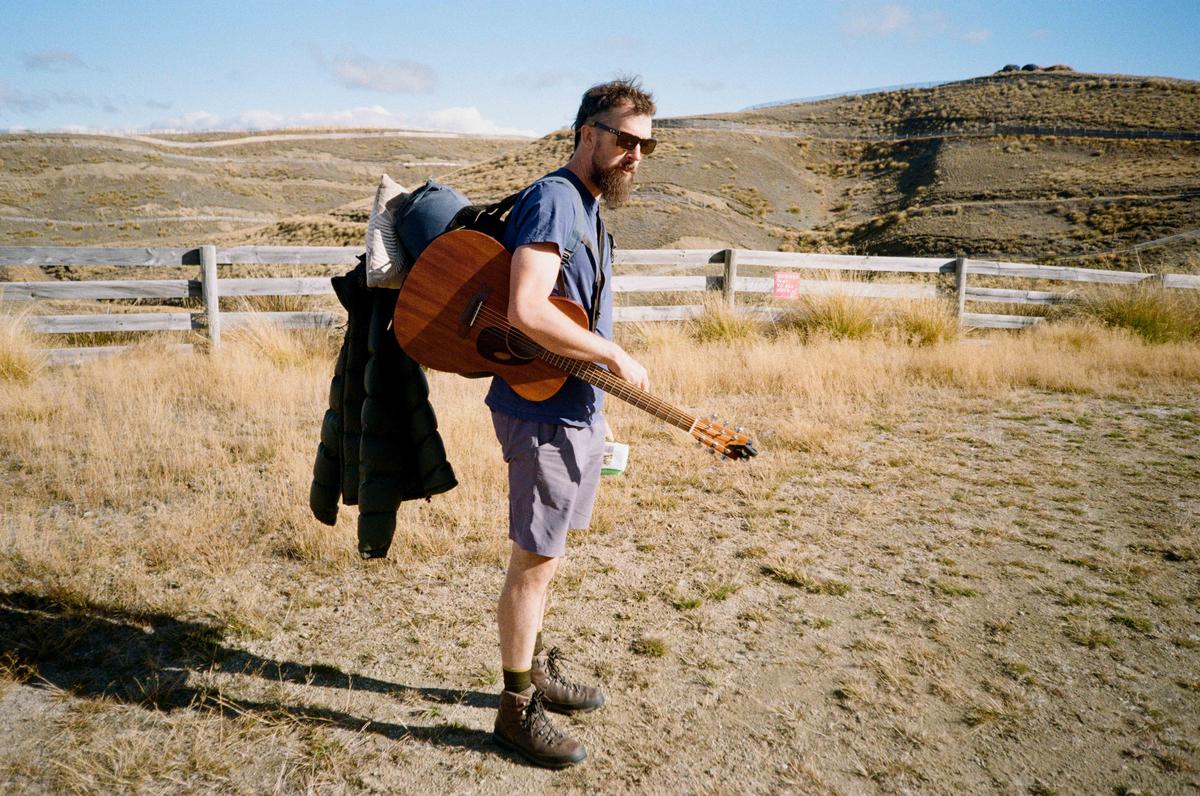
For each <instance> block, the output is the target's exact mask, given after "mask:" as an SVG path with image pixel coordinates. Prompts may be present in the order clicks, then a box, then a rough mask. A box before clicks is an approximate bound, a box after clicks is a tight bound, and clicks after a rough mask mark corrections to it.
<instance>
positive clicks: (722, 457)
mask: <svg viewBox="0 0 1200 796" xmlns="http://www.w3.org/2000/svg"><path fill="white" fill-rule="evenodd" d="M728 458H729V457H728V456H726V455H725V454H723V453H722V454H721V461H725V460H726V459H728Z"/></svg>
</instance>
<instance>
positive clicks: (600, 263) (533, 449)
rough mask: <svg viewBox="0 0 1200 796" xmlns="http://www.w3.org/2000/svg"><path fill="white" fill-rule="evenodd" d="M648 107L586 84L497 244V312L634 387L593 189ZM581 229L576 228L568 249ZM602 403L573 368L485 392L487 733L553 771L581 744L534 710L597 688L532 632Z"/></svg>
mask: <svg viewBox="0 0 1200 796" xmlns="http://www.w3.org/2000/svg"><path fill="white" fill-rule="evenodd" d="M654 111H655V107H654V101H653V98H652V97H651V96H650V94H648V93H646V92H644V91H642V89H641V87H640V85H638V83H637V82H636V81H632V80H617V81H613V82H611V83H605V84H602V85H598V86H593V87H592V88H590V89H588V90H587V92H585V93H584V95H583V101H582V103H581V104H580V107H579V111H578V113H577V114H576V117H575V124H574V128H575V152H574V154H573V155H572V156H571V159H570V161H568V162H567V164H566V166H565V167H563V168H561V169H558V170H557V171H555V172H553V173H552V174H551V175H547V177H544V178H542V179H541V180H539V181H537V182H535V183H534V184H533V185H531V186H529V187H528V188H526V189H525V191H523V192H522V194H521V196H520V197H519V198H518V199H517V201H516V203H515V204H514V205H513V208H512V212H511V215H510V216H509V220H508V224H507V227H506V229H505V239H504V241H503V243H504V245H505V248H507V249H508V250H509V251H511V252H512V253H513V256H512V273H511V281H510V291H509V305H508V319H509V321H510V323H512V324H513V325H514V326H516V327H518V328H520V329H521V330H522V331H524V332H525V333H526V334H528V335H529V337H531V338H532V339H533V340H534V341H536V342H537V343H539V344H540V345H541V346H543V347H544V348H546V349H548V350H550V351H552V352H554V353H557V354H561V355H563V356H567V357H571V358H574V359H581V360H587V361H589V362H596V363H599V364H602V365H604V366H606V367H608V369H609V370H611V371H612V372H613V373H615V374H616V375H618V376H621V377H622V378H624V379H626V380H627V381H629V382H632V383H633V384H635V385H637V386H638V387H641V388H643V389H648V388H649V381H648V379H647V376H646V369H645V368H644V367H642V366H641V364H639V363H638V362H637V361H636V360H635V359H633V357H631V356H629V354H627V353H626V352H625V351H624V350H623V349H622V348H621V347H620V346H619V345H617V344H616V343H614V342H613V334H612V287H611V285H612V264H611V257H612V251H611V247H610V246H609V242H608V235H607V234H606V233H605V232H604V225H603V222H602V221H601V220H600V209H599V201H598V200H599V198H600V197H603V198H604V200H605V202H606V203H607V204H608V205H609V206H616V205H619V204H621V202H623V201H624V200H625V199H626V198H627V197H628V196H629V193H630V191H631V190H632V188H633V182H634V178H635V176H636V175H637V170H638V165H639V164H640V163H641V160H642V156H643V155H645V154H649V152H650V151H651V150H653V149H654V140H653V139H652V138H650V133H651V116H652V115H653V114H654ZM548 178H550V179H548ZM581 214H582V218H580V215H581ZM581 230H582V232H583V238H584V239H583V240H582V241H580V242H579V243H578V244H577V245H575V246H573V247H572V246H571V244H572V243H575V241H576V240H577V239H578V237H579V235H580V231H581ZM568 253H569V255H570V256H569V257H568V256H566V255H567V254H568ZM551 293H558V294H560V295H566V296H568V297H569V298H571V299H574V300H575V301H578V302H579V303H580V304H582V305H583V306H584V308H585V309H586V310H588V313H589V317H590V318H593V319H594V323H593V326H594V332H593V331H589V330H587V329H584V328H582V327H581V326H578V325H576V324H575V323H574V322H573V321H572V320H570V319H569V318H567V316H565V315H564V314H563V313H562V312H561V311H560V310H558V309H557V308H556V307H555V306H554V305H553V304H552V303H551V302H550V300H549V296H550V295H551ZM603 401H604V394H603V392H601V391H600V390H597V389H596V388H594V387H592V386H590V385H588V384H586V383H585V382H583V381H580V380H579V379H576V378H574V377H571V378H569V379H568V380H567V382H566V384H564V385H563V387H562V389H561V390H559V392H558V393H556V394H555V395H554V396H552V397H551V398H548V399H547V400H545V401H539V402H533V401H527V400H525V399H523V398H521V397H519V396H518V395H517V394H516V393H514V392H513V391H512V389H511V388H509V386H508V385H507V384H506V383H505V382H504V381H503V380H502V379H499V378H497V379H494V380H493V381H492V386H491V390H490V391H489V392H488V395H487V405H488V407H489V408H490V409H491V410H492V421H493V424H494V426H495V429H496V437H497V438H498V439H499V441H500V445H501V448H502V450H503V454H504V459H505V461H506V462H507V463H508V482H509V532H508V534H509V538H510V539H512V551H511V553H510V556H509V562H508V574H507V577H506V578H505V581H504V590H503V591H502V593H501V595H500V603H499V606H498V608H497V624H498V625H499V630H500V657H501V661H502V663H503V666H504V692H503V693H502V694H501V697H500V712H499V715H498V716H497V718H496V731H495V737H496V739H497V741H499V742H500V743H502V744H503V745H505V746H508V747H510V748H512V749H515V750H516V751H518V752H520V753H521V754H523V755H525V756H526V757H527V758H529V759H530V760H532V761H534V762H535V763H538V764H539V765H544V766H549V767H555V768H560V767H564V766H569V765H573V764H575V763H579V762H581V761H583V759H584V758H585V757H586V756H587V753H586V751H585V750H584V747H583V745H582V744H581V743H579V742H578V741H577V740H575V739H573V738H571V737H569V736H568V735H566V734H564V733H563V732H561V731H560V730H558V728H557V727H555V726H554V725H553V724H552V723H551V721H550V719H549V718H548V717H547V716H546V714H545V712H544V710H545V709H550V710H554V711H557V712H562V713H573V712H580V711H587V710H595V709H596V708H599V707H601V706H602V705H603V704H604V695H603V693H601V691H600V689H599V688H595V687H590V686H584V685H580V684H578V683H574V682H572V681H571V680H569V679H568V678H567V677H566V676H565V674H564V672H563V670H562V667H561V665H560V662H561V658H559V657H558V655H557V649H552V650H546V649H544V648H543V646H542V640H541V636H542V634H541V629H542V617H543V615H544V613H545V609H546V594H547V591H548V588H549V585H550V580H551V578H553V577H554V573H555V571H556V570H557V568H558V559H559V558H560V557H561V556H562V555H563V553H564V551H565V548H566V537H567V531H568V529H580V528H586V527H587V525H588V523H589V522H590V520H591V514H592V505H593V502H594V500H595V496H596V488H597V486H598V483H599V480H600V464H601V457H602V456H603V452H604V435H605V429H606V425H605V422H604V417H603V414H602V408H603Z"/></svg>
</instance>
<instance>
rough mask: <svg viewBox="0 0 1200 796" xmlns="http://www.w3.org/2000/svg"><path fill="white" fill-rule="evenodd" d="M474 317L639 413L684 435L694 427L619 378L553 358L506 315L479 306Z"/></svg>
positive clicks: (680, 413)
mask: <svg viewBox="0 0 1200 796" xmlns="http://www.w3.org/2000/svg"><path fill="white" fill-rule="evenodd" d="M478 316H479V317H483V318H486V319H487V320H488V321H489V322H490V323H491V324H492V325H493V326H496V327H498V328H499V329H501V330H502V331H505V332H511V333H513V334H515V335H517V337H518V341H519V342H521V343H522V344H526V345H529V346H531V347H532V348H533V349H535V350H536V351H537V352H538V353H539V354H541V355H543V356H542V358H543V359H545V360H546V361H547V362H549V363H550V364H552V365H556V366H558V367H560V368H561V369H562V370H565V371H567V372H568V373H571V375H579V374H580V373H581V372H584V371H586V372H587V373H588V374H589V375H590V376H591V377H592V378H594V379H596V381H598V382H602V384H600V385H597V386H600V387H602V388H603V389H605V390H606V391H608V392H611V393H612V394H614V395H615V396H617V397H618V398H623V399H624V400H626V401H628V402H629V403H632V404H633V405H634V406H636V407H638V408H639V409H643V410H646V411H648V412H651V413H652V414H657V415H659V416H660V417H662V418H663V419H664V420H668V421H672V422H675V423H676V425H679V426H680V427H681V428H684V429H685V430H687V431H691V430H693V428H694V427H695V426H696V418H694V417H693V416H691V415H688V414H687V413H685V412H683V411H681V410H679V409H676V408H675V407H673V406H671V405H670V404H668V403H666V402H665V401H662V400H661V399H659V398H657V397H655V396H653V395H651V394H650V393H647V392H645V391H644V390H641V389H639V388H638V387H635V386H633V385H632V384H629V383H628V382H626V381H625V380H624V379H621V378H620V377H619V376H617V375H615V374H613V373H611V372H609V371H608V370H605V369H604V368H601V367H599V366H598V365H596V364H594V363H591V362H583V361H581V360H577V359H572V358H571V357H564V356H562V355H561V354H555V353H553V352H551V351H547V350H546V349H545V348H544V347H542V346H541V345H539V344H538V343H537V342H535V341H534V340H532V339H531V338H530V337H529V336H528V335H527V334H525V333H524V332H523V331H521V330H520V329H517V328H516V327H514V326H512V324H511V323H509V321H508V317H507V316H506V315H502V314H501V313H500V312H498V311H496V310H493V309H492V308H491V307H488V306H487V305H486V304H481V305H480V307H479V313H478ZM573 371H574V372H573ZM656 410H657V411H656Z"/></svg>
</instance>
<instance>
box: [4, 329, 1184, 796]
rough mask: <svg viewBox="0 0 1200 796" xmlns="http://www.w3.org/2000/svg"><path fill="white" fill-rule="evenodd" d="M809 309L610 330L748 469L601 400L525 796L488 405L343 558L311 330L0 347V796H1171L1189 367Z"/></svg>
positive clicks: (1119, 351) (10, 338)
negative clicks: (731, 443) (722, 431)
mask: <svg viewBox="0 0 1200 796" xmlns="http://www.w3.org/2000/svg"><path fill="white" fill-rule="evenodd" d="M818 310H822V308H821V307H815V306H814V307H810V308H808V309H807V311H806V312H801V313H798V314H797V315H796V316H794V317H793V318H792V319H791V320H790V322H789V323H787V324H784V325H781V326H780V327H777V328H774V329H763V328H762V327H758V326H754V325H750V324H738V323H735V322H734V321H733V320H731V319H729V318H721V317H719V316H715V315H714V316H709V317H708V318H706V319H705V320H704V321H702V322H700V323H697V324H695V325H692V326H683V325H675V326H666V325H664V326H657V327H656V326H643V327H628V326H626V327H622V330H621V331H622V334H623V336H624V340H625V342H627V343H628V344H629V345H630V347H631V348H634V349H636V351H637V352H638V355H639V357H640V358H641V359H642V360H643V361H644V362H645V363H646V364H647V366H648V368H649V370H650V373H651V379H652V383H653V385H654V390H655V392H656V393H658V394H660V395H662V396H663V397H664V398H666V399H667V400H669V401H672V402H674V403H676V404H678V405H680V406H682V407H684V408H686V409H689V410H691V411H694V412H696V413H703V414H708V413H709V412H715V413H717V414H718V416H720V417H723V418H726V419H728V420H729V421H731V422H733V423H736V424H738V425H744V426H747V427H749V428H750V429H752V430H753V432H754V435H755V437H756V440H757V441H758V443H759V445H760V448H761V449H762V451H763V452H762V454H761V455H760V456H759V457H758V458H757V459H755V460H754V461H752V462H749V463H747V464H745V465H742V464H730V463H721V462H718V461H714V460H712V459H711V458H709V457H708V456H706V455H704V454H703V453H702V452H700V451H698V450H696V449H695V448H694V447H691V446H689V445H687V444H686V439H685V438H684V435H682V433H680V432H677V431H675V430H673V429H669V428H666V427H663V426H661V425H659V424H658V423H657V422H656V421H654V420H653V419H652V418H650V417H649V416H646V415H642V414H640V413H638V412H637V411H636V410H634V409H632V408H630V407H626V406H623V405H617V404H616V403H615V402H614V404H613V405H611V408H610V419H611V422H612V425H613V427H614V429H615V431H616V433H617V435H618V437H619V438H621V439H623V440H626V441H628V442H629V443H630V444H631V448H632V450H631V457H632V458H631V465H630V469H629V471H628V472H627V473H626V474H625V475H624V476H621V477H618V478H611V479H606V480H605V483H604V488H603V490H602V495H601V498H600V502H599V505H598V508H597V514H596V518H595V522H594V523H593V526H592V528H591V529H590V530H588V531H587V532H582V533H577V534H575V535H574V537H573V539H572V542H571V548H570V553H569V556H568V558H567V559H566V560H565V562H564V566H563V569H562V571H561V574H560V575H559V577H558V579H557V580H556V583H555V585H554V589H553V592H552V596H551V607H550V615H549V617H548V620H547V635H548V637H549V640H550V641H551V642H552V643H556V644H559V645H561V646H562V647H563V648H564V649H565V650H566V652H567V653H568V655H569V656H570V657H571V659H572V665H573V668H574V671H577V672H579V673H580V674H581V675H582V676H584V677H586V678H590V679H592V680H594V681H597V682H599V683H601V684H603V685H604V687H605V689H606V690H607V692H608V706H607V707H606V708H605V710H603V711H601V712H599V713H597V714H591V715H589V716H587V717H585V718H582V719H575V720H566V721H565V723H566V724H568V725H569V726H570V729H571V730H572V731H573V732H576V733H578V734H579V735H580V736H581V737H582V738H583V739H584V740H585V742H586V743H587V744H588V747H589V750H590V753H591V757H590V759H589V761H588V762H587V763H586V764H585V765H584V766H582V767H580V768H578V769H575V770H570V771H567V772H563V773H557V774H556V773H551V772H546V771H541V770H534V769H530V768H527V767H526V766H524V765H522V764H521V762H520V761H519V760H518V759H515V758H513V757H512V756H511V755H509V754H508V753H506V752H503V751H501V750H500V749H499V748H498V747H496V746H495V745H493V744H492V743H491V741H490V732H491V722H492V720H493V717H494V708H495V704H496V695H497V693H498V690H499V665H498V661H497V655H496V649H495V631H494V626H493V618H492V611H493V605H494V600H495V597H496V595H497V594H498V592H499V588H500V584H501V581H502V578H503V569H502V565H503V561H504V554H505V550H506V546H507V542H506V539H505V535H504V534H505V528H504V520H503V517H504V506H505V498H504V476H503V470H502V463H501V462H500V458H499V453H498V450H497V447H498V446H497V445H496V444H495V442H494V438H493V435H492V432H491V428H490V423H489V421H488V418H487V415H486V412H485V411H484V408H483V406H482V403H481V398H482V393H483V391H484V389H485V387H486V384H485V383H483V382H480V381H471V380H466V379H461V378H458V377H454V376H445V375H441V374H432V376H431V387H432V391H433V400H434V403H435V407H436V408H437V411H438V417H439V421H440V423H441V427H442V430H443V432H444V435H445V440H446V445H447V448H448V451H449V454H450V457H451V461H452V462H453V464H454V466H455V468H456V471H457V473H458V475H459V480H460V482H461V485H460V486H459V487H458V488H457V489H455V490H454V491H452V492H451V493H448V494H446V495H444V496H439V497H436V498H434V499H433V501H432V502H429V503H418V504H408V505H405V506H403V507H402V508H401V510H400V527H399V530H398V536H397V539H396V544H395V545H394V547H393V550H392V554H391V557H390V558H388V559H386V560H383V561H375V562H369V563H364V562H361V561H359V560H358V559H357V558H356V557H355V555H354V511H353V510H352V509H344V510H343V514H342V518H341V520H340V522H339V524H338V526H337V527H335V528H326V527H325V526H321V525H319V524H318V523H316V522H315V521H314V520H313V519H312V518H311V517H310V516H309V515H308V511H307V507H306V500H307V489H308V483H309V479H310V473H311V464H312V457H313V454H314V452H315V447H316V441H317V434H318V427H319V422H320V417H321V414H322V412H323V408H324V402H325V395H326V391H327V388H328V379H329V376H330V375H331V372H332V364H333V355H334V353H335V350H336V341H335V340H333V339H332V338H331V337H329V336H327V335H317V336H303V335H294V334H284V333H280V332H277V331H273V330H269V329H250V330H246V331H243V332H240V333H239V334H237V335H232V334H231V335H230V336H229V339H228V340H227V344H226V346H225V349H224V350H223V351H222V355H221V357H220V358H219V359H215V358H214V359H210V358H207V357H205V356H193V357H182V358H176V357H173V356H170V355H168V354H166V353H165V352H164V351H162V350H159V349H156V348H154V347H146V348H142V349H137V350H135V351H133V352H132V353H130V354H128V355H125V356H122V357H120V358H117V359H113V360H109V361H106V362H103V363H97V364H94V365H89V366H86V367H79V368H63V369H52V370H51V369H44V368H41V367H39V363H38V361H37V358H36V356H31V355H30V353H29V349H28V347H27V341H25V340H24V338H23V337H22V336H21V335H20V333H19V331H17V330H16V328H15V327H14V326H12V325H9V326H8V327H5V328H2V329H0V346H2V348H3V350H0V469H2V471H3V473H4V477H3V479H2V480H0V516H2V518H3V519H2V522H0V717H2V720H0V789H3V790H5V791H6V792H31V793H39V792H56V793H57V792H113V791H137V792H151V793H154V792H161V793H176V792H244V793H262V792H280V793H292V792H352V793H369V792H388V793H397V792H400V793H403V792H409V793H424V792H429V790H430V789H431V788H433V789H436V790H438V791H440V792H464V791H465V792H489V793H491V792H529V793H534V792H543V791H544V790H545V789H546V788H548V787H552V786H553V787H556V788H558V789H562V790H566V791H579V792H583V791H588V792H592V791H601V792H629V791H641V792H653V793H678V792H691V793H709V794H714V793H745V792H761V793H766V792H797V793H847V794H849V793H902V792H931V793H961V792H981V791H994V792H1003V793H1043V794H1047V793H1114V792H1115V793H1176V792H1188V791H1189V790H1191V789H1195V788H1196V787H1200V771H1198V770H1197V769H1198V767H1200V757H1198V754H1200V753H1198V749H1200V734H1198V732H1197V724H1196V717H1197V715H1200V678H1198V674H1197V668H1196V666H1195V659H1196V654H1197V648H1198V647H1200V619H1198V613H1197V609H1198V608H1200V604H1198V602H1197V601H1198V596H1197V595H1198V594H1200V562H1198V554H1200V540H1198V538H1197V526H1198V522H1200V489H1198V485H1200V453H1198V450H1200V445H1198V441H1200V398H1197V395H1198V390H1197V387H1198V385H1200V345H1198V344H1197V343H1196V341H1195V340H1194V339H1188V338H1189V334H1190V333H1189V334H1184V335H1183V336H1176V337H1175V338H1173V339H1175V340H1176V342H1165V343H1158V344H1151V343H1148V342H1146V340H1145V339H1144V338H1143V337H1141V336H1137V335H1133V334H1131V333H1129V332H1125V331H1121V330H1114V329H1110V328H1106V327H1102V326H1100V325H1098V324H1096V323H1091V322H1081V321H1075V322H1067V323H1063V324H1059V325H1054V326H1046V327H1043V328H1037V329H1034V330H1031V331H1030V332H1027V333H1022V334H1011V335H1010V334H997V335H994V336H985V337H981V338H978V339H974V338H972V339H965V340H964V339H959V338H958V336H957V334H956V333H955V332H954V331H953V329H945V327H941V326H939V325H938V322H937V321H936V319H935V320H930V317H929V313H921V312H919V311H914V312H913V313H912V315H911V317H909V319H908V321H904V320H903V318H901V317H897V318H896V319H893V320H892V321H890V322H889V323H887V324H875V325H873V326H871V328H869V329H865V330H861V331H860V332H855V333H854V334H853V335H850V336H851V337H854V336H857V337H858V339H831V338H830V337H829V335H828V331H829V330H830V329H831V328H834V322H833V321H831V320H829V318H828V316H829V315H831V314H833V313H830V312H829V311H828V310H829V308H828V307H826V308H824V309H823V310H822V311H824V312H825V316H821V315H820V312H818ZM845 314H846V313H843V315H845ZM851 314H852V313H851ZM922 318H924V320H921V319H922ZM845 328H856V327H854V324H847V325H846V327H845ZM938 329H943V331H942V332H939V331H938Z"/></svg>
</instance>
